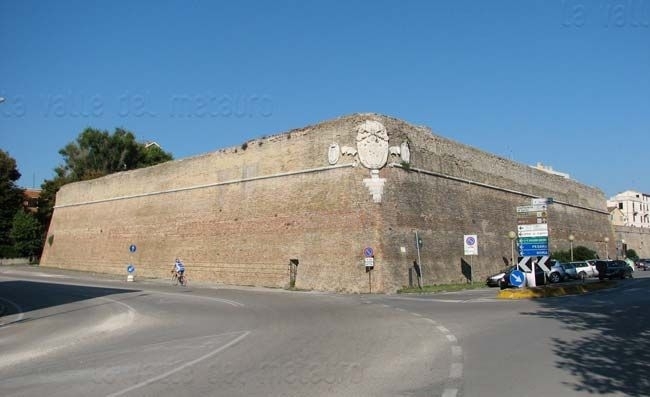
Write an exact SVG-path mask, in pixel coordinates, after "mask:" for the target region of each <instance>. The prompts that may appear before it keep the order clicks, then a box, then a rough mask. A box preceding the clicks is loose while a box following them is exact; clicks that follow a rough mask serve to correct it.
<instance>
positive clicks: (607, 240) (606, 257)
mask: <svg viewBox="0 0 650 397" xmlns="http://www.w3.org/2000/svg"><path fill="white" fill-rule="evenodd" d="M605 259H609V237H605Z"/></svg>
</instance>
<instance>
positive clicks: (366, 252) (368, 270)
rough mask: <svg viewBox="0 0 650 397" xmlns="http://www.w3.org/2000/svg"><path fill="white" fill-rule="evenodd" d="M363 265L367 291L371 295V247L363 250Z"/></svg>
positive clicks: (373, 262)
mask: <svg viewBox="0 0 650 397" xmlns="http://www.w3.org/2000/svg"><path fill="white" fill-rule="evenodd" d="M363 256H364V257H365V258H364V264H365V267H366V273H368V290H369V291H370V293H371V294H372V269H373V268H374V267H375V252H374V251H373V250H372V248H371V247H366V248H364V249H363Z"/></svg>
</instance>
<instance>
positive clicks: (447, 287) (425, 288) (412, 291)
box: [397, 283, 487, 294]
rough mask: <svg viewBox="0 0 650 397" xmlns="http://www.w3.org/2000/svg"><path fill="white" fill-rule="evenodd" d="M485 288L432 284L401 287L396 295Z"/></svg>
mask: <svg viewBox="0 0 650 397" xmlns="http://www.w3.org/2000/svg"><path fill="white" fill-rule="evenodd" d="M480 288H487V287H486V286H485V284H484V283H472V284H470V283H454V284H434V285H425V286H423V287H422V288H418V287H403V288H401V289H399V290H397V293H398V294H435V293H438V292H454V291H463V290H468V289H480Z"/></svg>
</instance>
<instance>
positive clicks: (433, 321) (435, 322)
mask: <svg viewBox="0 0 650 397" xmlns="http://www.w3.org/2000/svg"><path fill="white" fill-rule="evenodd" d="M425 320H426V321H428V322H430V323H431V324H433V325H436V324H438V322H437V321H436V320H432V319H430V318H425Z"/></svg>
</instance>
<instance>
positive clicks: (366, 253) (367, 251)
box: [363, 247, 374, 258]
mask: <svg viewBox="0 0 650 397" xmlns="http://www.w3.org/2000/svg"><path fill="white" fill-rule="evenodd" d="M373 255H374V252H373V251H372V248H370V247H366V248H364V249H363V256H365V257H366V258H371V257H372V256H373Z"/></svg>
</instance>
